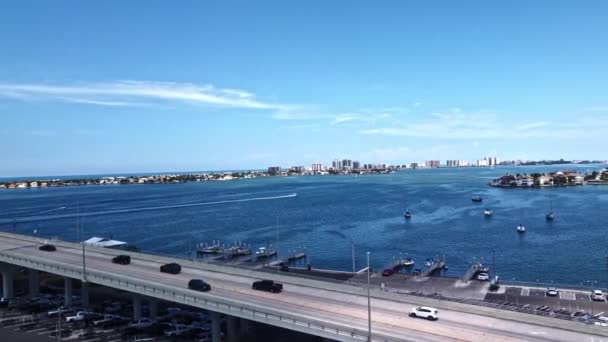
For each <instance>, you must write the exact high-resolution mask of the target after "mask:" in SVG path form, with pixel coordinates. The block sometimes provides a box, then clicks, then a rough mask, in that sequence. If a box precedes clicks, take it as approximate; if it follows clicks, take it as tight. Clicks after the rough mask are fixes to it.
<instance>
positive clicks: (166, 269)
mask: <svg viewBox="0 0 608 342" xmlns="http://www.w3.org/2000/svg"><path fill="white" fill-rule="evenodd" d="M160 271H161V272H163V273H171V274H178V273H179V272H181V271H182V267H181V266H180V265H179V264H177V263H174V262H172V263H169V264H165V265H162V266H161V267H160Z"/></svg>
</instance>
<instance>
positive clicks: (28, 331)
mask: <svg viewBox="0 0 608 342" xmlns="http://www.w3.org/2000/svg"><path fill="white" fill-rule="evenodd" d="M41 330H46V328H37V329H32V330H27V331H26V332H27V333H35V332H37V331H41Z"/></svg>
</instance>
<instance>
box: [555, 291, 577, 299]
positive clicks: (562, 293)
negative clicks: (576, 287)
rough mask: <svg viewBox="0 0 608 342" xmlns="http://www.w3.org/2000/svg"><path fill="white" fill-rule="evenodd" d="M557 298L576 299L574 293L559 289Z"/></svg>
mask: <svg viewBox="0 0 608 342" xmlns="http://www.w3.org/2000/svg"><path fill="white" fill-rule="evenodd" d="M559 299H566V300H576V293H574V292H568V291H560V293H559Z"/></svg>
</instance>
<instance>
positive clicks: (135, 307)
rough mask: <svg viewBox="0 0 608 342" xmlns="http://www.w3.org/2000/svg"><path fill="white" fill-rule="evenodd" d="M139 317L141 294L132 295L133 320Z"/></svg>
mask: <svg viewBox="0 0 608 342" xmlns="http://www.w3.org/2000/svg"><path fill="white" fill-rule="evenodd" d="M140 318H141V296H140V295H136V294H135V295H133V320H135V321H137V320H139V319H140Z"/></svg>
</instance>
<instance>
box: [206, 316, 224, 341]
mask: <svg viewBox="0 0 608 342" xmlns="http://www.w3.org/2000/svg"><path fill="white" fill-rule="evenodd" d="M209 314H210V317H211V342H221V341H222V335H221V331H220V314H219V313H217V312H213V311H210V312H209Z"/></svg>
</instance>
